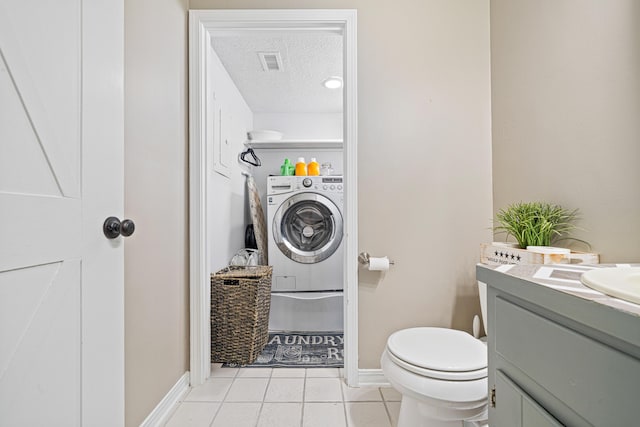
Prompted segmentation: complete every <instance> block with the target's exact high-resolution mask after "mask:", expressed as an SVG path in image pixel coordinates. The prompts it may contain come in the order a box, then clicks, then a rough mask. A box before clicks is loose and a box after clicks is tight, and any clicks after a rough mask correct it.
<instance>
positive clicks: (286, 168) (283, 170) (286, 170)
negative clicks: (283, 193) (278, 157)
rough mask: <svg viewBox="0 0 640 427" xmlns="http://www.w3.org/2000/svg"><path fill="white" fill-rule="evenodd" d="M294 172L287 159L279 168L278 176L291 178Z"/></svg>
mask: <svg viewBox="0 0 640 427" xmlns="http://www.w3.org/2000/svg"><path fill="white" fill-rule="evenodd" d="M295 171H296V167H295V166H294V165H292V164H291V161H290V160H289V159H284V164H283V165H282V166H280V175H283V176H293V174H294V173H295Z"/></svg>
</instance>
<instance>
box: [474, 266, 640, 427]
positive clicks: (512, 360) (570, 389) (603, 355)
mask: <svg viewBox="0 0 640 427" xmlns="http://www.w3.org/2000/svg"><path fill="white" fill-rule="evenodd" d="M477 278H478V280H480V281H482V282H485V283H487V285H488V299H487V307H488V310H487V311H488V319H487V323H488V341H487V343H488V351H489V387H490V399H493V400H494V402H495V405H494V404H492V403H490V408H489V425H490V426H491V427H520V426H522V427H542V426H562V425H567V426H602V427H616V426H621V427H622V426H625V427H627V426H637V425H640V316H637V315H634V314H631V313H627V312H624V311H621V310H618V309H615V308H612V307H609V306H605V305H602V304H599V303H598V302H596V301H593V300H589V299H585V298H579V297H577V296H574V295H571V294H567V293H564V292H561V291H559V290H558V289H553V288H550V287H548V286H545V285H542V284H539V283H536V282H535V281H534V280H531V279H527V278H521V277H514V276H512V275H508V274H505V273H500V272H498V271H494V270H492V269H490V268H487V267H484V266H478V269H477Z"/></svg>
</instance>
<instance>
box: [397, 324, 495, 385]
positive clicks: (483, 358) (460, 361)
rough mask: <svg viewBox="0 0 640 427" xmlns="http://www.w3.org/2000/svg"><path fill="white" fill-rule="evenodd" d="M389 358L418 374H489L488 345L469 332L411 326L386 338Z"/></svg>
mask: <svg viewBox="0 0 640 427" xmlns="http://www.w3.org/2000/svg"><path fill="white" fill-rule="evenodd" d="M387 350H388V353H389V357H390V359H391V360H392V361H393V362H394V363H396V364H397V365H399V366H401V367H403V368H404V369H406V370H408V371H411V372H413V373H415V374H418V375H421V376H424V377H428V378H434V379H439V380H446V381H469V380H477V379H481V378H485V377H486V376H487V348H486V346H485V345H484V344H483V343H482V342H481V341H479V340H477V339H476V338H474V337H472V336H471V335H469V334H468V333H466V332H463V331H457V330H454V329H445V328H429V327H422V328H411V329H404V330H401V331H398V332H395V333H394V334H392V335H391V336H390V337H389V340H388V341H387Z"/></svg>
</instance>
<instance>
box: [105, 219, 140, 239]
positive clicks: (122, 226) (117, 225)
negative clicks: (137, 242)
mask: <svg viewBox="0 0 640 427" xmlns="http://www.w3.org/2000/svg"><path fill="white" fill-rule="evenodd" d="M102 231H103V232H104V235H105V236H107V239H115V238H116V237H118V236H119V235H121V234H122V235H123V236H124V237H128V236H131V235H132V234H133V232H134V231H136V225H135V224H134V222H133V221H131V220H130V219H125V220H123V221H122V222H120V220H119V219H118V218H116V217H115V216H110V217H109V218H107V219H105V220H104V224H103V225H102Z"/></svg>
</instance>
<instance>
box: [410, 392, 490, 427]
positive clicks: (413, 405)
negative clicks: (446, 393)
mask: <svg viewBox="0 0 640 427" xmlns="http://www.w3.org/2000/svg"><path fill="white" fill-rule="evenodd" d="M455 412H456V413H455V415H453V414H452V413H451V410H450V409H449V408H443V407H436V406H431V405H425V404H424V402H421V401H419V400H417V399H414V398H412V397H410V396H405V395H403V396H402V401H401V403H400V415H399V417H398V427H470V426H475V425H478V424H475V423H472V422H471V421H463V420H460V419H459V418H458V417H460V416H462V417H464V414H461V413H460V410H459V409H458V410H456V411H455ZM452 415H453V418H458V419H453V420H452V419H451V418H452ZM468 416H469V418H471V417H473V418H475V419H484V420H486V418H487V416H486V411H485V413H484V414H483V415H480V416H478V411H477V410H476V409H472V410H469V414H468ZM469 418H466V417H465V419H467V420H468V419H469ZM483 424H484V423H483Z"/></svg>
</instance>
